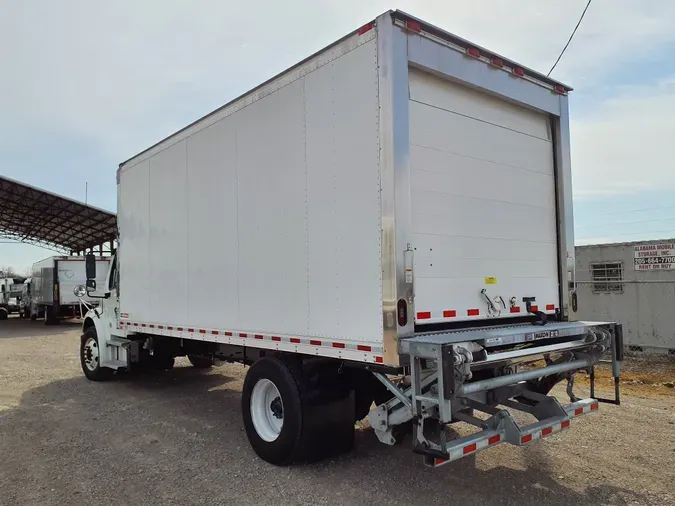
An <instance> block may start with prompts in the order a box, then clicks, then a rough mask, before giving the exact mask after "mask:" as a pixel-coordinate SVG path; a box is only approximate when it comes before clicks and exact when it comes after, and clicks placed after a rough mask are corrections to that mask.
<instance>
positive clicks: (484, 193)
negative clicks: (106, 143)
mask: <svg viewBox="0 0 675 506" xmlns="http://www.w3.org/2000/svg"><path fill="white" fill-rule="evenodd" d="M570 90H571V89H570V88H569V87H567V86H565V85H563V84H561V83H558V82H556V81H553V80H551V79H549V78H547V77H545V76H543V75H541V74H539V73H537V72H534V71H533V70H530V69H527V68H525V67H523V66H521V65H518V64H517V63H515V62H513V61H511V60H508V59H506V58H504V57H502V56H499V55H498V54H496V53H494V52H491V51H488V50H486V49H484V48H481V47H478V46H476V45H474V44H471V43H470V42H468V41H466V40H464V39H461V38H459V37H456V36H454V35H452V34H449V33H447V32H445V31H443V30H441V29H439V28H436V27H434V26H432V25H430V24H427V23H425V22H423V21H421V20H419V19H417V18H414V17H412V16H410V15H408V14H405V13H402V12H400V11H391V12H386V13H384V14H383V15H381V16H379V17H378V18H377V19H376V20H374V21H373V22H371V23H368V24H366V25H364V26H363V27H361V28H360V29H358V30H356V31H354V32H352V33H350V34H349V35H347V36H346V37H344V38H342V39H340V40H339V41H337V42H335V43H334V44H332V45H330V46H329V47H327V48H325V49H324V50H322V51H320V52H318V53H317V54H315V55H313V56H311V57H309V58H307V59H306V60H304V61H302V62H300V63H298V64H297V65H295V66H294V67H292V68H290V69H288V70H287V71H285V72H283V73H282V74H280V75H278V76H276V77H274V78H273V79H271V80H269V81H267V82H266V83H264V84H262V85H260V86H259V87H257V88H255V89H253V90H252V91H250V92H249V93H247V94H245V95H243V96H242V97H240V98H238V99H236V100H234V101H232V102H230V103H229V104H227V105H225V106H223V107H221V108H220V109H218V110H216V111H214V112H213V113H211V114H209V115H207V116H205V117H203V118H201V119H200V120H198V121H196V122H194V123H192V124H191V125H189V126H187V127H185V128H184V129H182V130H180V131H178V132H176V133H175V134H173V135H172V136H170V137H168V138H166V139H164V140H163V141H161V142H159V143H158V144H156V145H154V146H152V147H150V148H148V149H147V150H145V151H143V152H142V153H140V154H138V155H136V156H135V157H133V158H131V159H130V160H128V161H126V162H124V163H122V164H121V165H120V166H119V169H118V175H117V184H118V225H119V237H118V244H119V249H118V252H117V256H116V260H115V261H114V262H113V264H112V265H111V269H110V272H108V273H107V279H106V281H105V282H104V283H103V284H101V283H100V282H98V283H97V282H94V279H93V278H94V277H95V275H97V274H95V273H94V269H93V265H92V269H91V270H89V271H88V278H89V280H88V287H89V291H90V293H91V294H93V295H96V296H99V297H102V300H101V305H100V308H99V309H97V310H96V312H93V311H92V312H90V313H88V315H87V317H86V319H85V322H84V333H83V336H82V343H81V360H82V368H83V371H84V373H85V375H86V376H87V377H88V378H90V379H92V380H102V379H108V378H110V377H111V376H112V375H113V372H114V371H116V370H117V371H128V372H133V371H134V370H139V369H140V370H145V369H147V368H148V367H154V368H163V369H167V368H170V367H172V366H173V361H174V358H175V357H177V356H187V357H188V358H189V359H190V361H191V362H192V363H193V365H195V366H197V367H210V366H211V365H212V364H214V363H215V362H217V361H230V362H241V363H244V364H248V365H250V366H251V367H250V369H249V371H248V374H247V377H246V380H245V383H244V387H243V395H242V414H243V419H244V426H245V429H246V433H247V436H248V438H249V441H250V443H251V445H252V447H253V449H254V450H255V452H256V453H257V454H258V455H259V456H260V457H261V458H263V459H264V460H266V461H268V462H271V463H273V464H277V465H285V464H289V463H292V462H297V461H309V460H316V459H319V458H322V457H324V456H325V455H328V454H330V453H332V452H334V451H340V450H342V451H344V450H347V449H349V448H351V446H352V444H353V431H354V421H355V420H359V419H363V418H365V417H366V416H368V417H369V418H370V423H371V425H372V427H373V428H374V432H375V434H376V435H377V437H378V438H379V440H380V441H382V442H383V443H385V444H390V445H391V444H395V443H397V442H399V441H401V440H402V439H403V438H404V437H405V435H406V433H408V434H409V433H412V441H413V443H412V446H413V450H414V451H415V452H416V453H419V454H422V455H424V458H425V462H426V463H427V464H428V465H431V466H438V465H443V464H446V463H448V462H451V461H453V460H456V459H457V458H461V457H463V456H466V455H470V454H473V453H475V452H477V451H480V450H483V449H485V448H489V447H490V446H494V445H497V444H501V443H511V444H514V445H527V444H530V443H532V442H534V441H536V440H538V439H540V438H542V437H546V436H548V435H550V434H553V433H557V432H559V431H562V430H565V429H567V428H568V427H569V426H570V420H571V419H572V418H574V417H576V416H580V415H582V414H586V413H589V412H592V411H595V410H596V409H597V407H598V399H595V398H594V397H593V394H594V392H593V391H591V398H588V399H579V398H577V397H576V396H575V394H574V391H573V379H574V374H575V373H576V372H578V371H586V372H588V373H589V374H591V378H592V379H593V368H594V365H595V364H596V363H597V362H598V361H599V360H600V359H601V358H602V357H611V359H612V364H613V375H614V377H615V378H616V381H617V391H616V394H617V398H616V399H615V401H617V402H618V393H619V392H618V376H619V365H620V359H621V350H622V346H621V327H620V326H619V325H616V324H614V323H612V322H590V323H589V322H578V321H575V320H576V318H575V310H576V298H575V295H574V237H573V230H572V224H573V222H572V197H571V196H572V194H571V190H572V188H571V172H570V155H569V118H568V105H567V101H568V92H569V91H570ZM88 258H89V257H88ZM97 285H98V286H97ZM542 361H543V362H544V364H545V365H542V363H541V362H542ZM564 380H566V381H567V382H568V389H567V396H568V397H569V402H568V403H561V402H559V401H558V400H557V399H556V398H554V397H552V396H551V395H549V392H550V390H551V388H552V387H553V386H554V385H555V384H556V383H558V382H560V381H564ZM591 383H593V381H591ZM373 403H374V404H375V406H376V407H374V408H373V409H372V410H371V407H372V405H373ZM513 410H516V411H521V412H523V413H526V414H528V415H529V416H530V418H531V422H530V423H528V424H525V425H522V424H518V423H517V422H516V421H515V419H514V418H513V417H512V416H511V414H510V413H511V412H512V411H513ZM458 422H462V423H466V424H469V425H471V426H473V427H474V429H475V432H474V433H472V434H471V435H468V436H464V437H461V438H455V439H452V438H450V437H449V435H448V433H447V430H446V429H447V428H448V426H449V425H450V424H452V423H458Z"/></svg>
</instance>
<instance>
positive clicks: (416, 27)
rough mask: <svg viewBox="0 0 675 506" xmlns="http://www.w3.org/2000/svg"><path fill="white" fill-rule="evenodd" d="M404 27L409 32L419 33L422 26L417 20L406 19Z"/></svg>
mask: <svg viewBox="0 0 675 506" xmlns="http://www.w3.org/2000/svg"><path fill="white" fill-rule="evenodd" d="M405 27H406V28H407V29H408V30H410V31H411V32H417V33H419V32H421V31H422V26H421V25H420V24H419V22H418V21H412V20H408V21H406V22H405Z"/></svg>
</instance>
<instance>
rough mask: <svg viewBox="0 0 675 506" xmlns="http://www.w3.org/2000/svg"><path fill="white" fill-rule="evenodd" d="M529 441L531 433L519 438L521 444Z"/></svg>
mask: <svg viewBox="0 0 675 506" xmlns="http://www.w3.org/2000/svg"><path fill="white" fill-rule="evenodd" d="M530 441H532V434H527V435H525V436H523V437H521V438H520V443H521V444H525V443H529V442H530Z"/></svg>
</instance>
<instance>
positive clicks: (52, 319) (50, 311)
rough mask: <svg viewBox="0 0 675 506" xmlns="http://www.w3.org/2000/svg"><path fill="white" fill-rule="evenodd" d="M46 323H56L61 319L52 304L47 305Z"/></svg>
mask: <svg viewBox="0 0 675 506" xmlns="http://www.w3.org/2000/svg"><path fill="white" fill-rule="evenodd" d="M44 322H45V325H56V324H57V323H58V322H59V320H58V319H57V318H56V316H55V315H54V308H52V307H50V306H46V307H45V320H44Z"/></svg>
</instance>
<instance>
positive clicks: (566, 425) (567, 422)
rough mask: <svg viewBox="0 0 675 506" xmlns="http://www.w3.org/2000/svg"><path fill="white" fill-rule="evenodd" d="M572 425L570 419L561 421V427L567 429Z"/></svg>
mask: <svg viewBox="0 0 675 506" xmlns="http://www.w3.org/2000/svg"><path fill="white" fill-rule="evenodd" d="M569 426H570V421H569V420H564V421H563V422H561V423H560V428H561V429H566V428H567V427H569Z"/></svg>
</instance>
